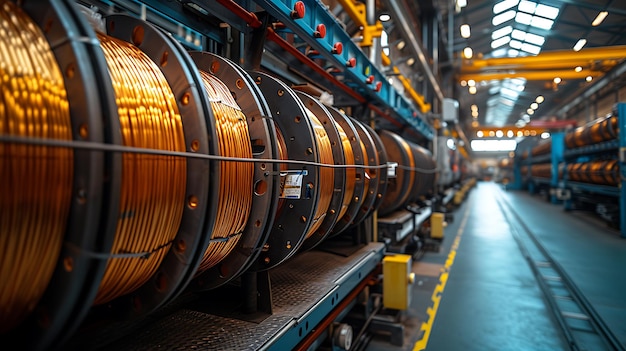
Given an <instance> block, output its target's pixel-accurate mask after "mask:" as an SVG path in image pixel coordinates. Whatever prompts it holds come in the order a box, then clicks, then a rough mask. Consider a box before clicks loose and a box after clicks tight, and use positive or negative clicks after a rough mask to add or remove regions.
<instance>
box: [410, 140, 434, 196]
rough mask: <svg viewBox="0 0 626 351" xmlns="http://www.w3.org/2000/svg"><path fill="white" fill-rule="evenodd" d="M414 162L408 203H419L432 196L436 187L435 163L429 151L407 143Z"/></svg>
mask: <svg viewBox="0 0 626 351" xmlns="http://www.w3.org/2000/svg"><path fill="white" fill-rule="evenodd" d="M409 145H410V146H411V153H412V154H413V158H414V160H415V168H414V169H411V170H409V171H412V172H414V173H415V177H414V180H413V185H412V186H411V188H410V189H411V195H410V197H409V199H408V201H409V203H415V202H419V201H421V200H424V199H425V198H426V197H429V196H430V195H432V193H433V191H434V189H435V185H436V176H437V173H436V167H437V165H436V163H435V160H434V159H433V156H432V153H431V152H430V150H428V149H426V148H424V147H422V146H419V145H417V144H414V143H411V142H409Z"/></svg>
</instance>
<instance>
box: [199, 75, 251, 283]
mask: <svg viewBox="0 0 626 351" xmlns="http://www.w3.org/2000/svg"><path fill="white" fill-rule="evenodd" d="M200 74H201V76H202V79H203V81H204V85H205V89H206V91H207V93H208V96H209V99H211V107H212V108H213V112H214V114H215V119H216V129H217V138H218V143H219V147H220V155H222V156H225V157H237V158H252V146H251V141H250V136H249V133H248V123H247V122H246V116H244V114H243V112H242V111H241V110H240V109H239V106H238V105H237V102H236V101H235V99H234V98H233V97H232V95H231V93H230V91H229V90H228V87H226V85H225V84H224V83H222V82H221V81H220V80H219V79H218V78H216V77H215V76H213V75H211V74H208V73H206V72H204V71H200ZM253 177H254V165H253V164H252V163H243V162H226V161H224V162H221V164H220V189H219V207H218V210H217V217H216V224H215V228H214V230H213V233H212V236H211V238H212V239H228V240H226V241H215V242H212V243H210V244H209V246H208V247H207V249H206V251H205V254H204V257H203V260H202V262H201V264H200V267H199V270H198V271H199V272H202V271H204V270H206V269H208V268H210V267H213V266H214V265H216V264H217V263H219V262H220V261H221V260H222V259H224V258H225V257H226V256H227V255H228V254H229V253H230V252H231V251H232V250H233V248H235V246H236V245H237V242H238V241H239V238H240V237H241V233H242V232H243V230H244V227H245V225H246V223H247V222H248V218H249V216H250V208H251V205H252V192H253V189H252V188H253Z"/></svg>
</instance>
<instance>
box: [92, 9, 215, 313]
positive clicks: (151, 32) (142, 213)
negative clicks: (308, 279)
mask: <svg viewBox="0 0 626 351" xmlns="http://www.w3.org/2000/svg"><path fill="white" fill-rule="evenodd" d="M106 29H107V33H106V34H104V33H99V34H98V38H99V41H100V46H101V47H102V50H103V51H104V55H105V58H106V62H107V67H108V70H109V73H110V75H111V80H112V81H113V87H114V89H115V93H116V101H117V107H118V114H119V123H120V130H118V131H113V132H117V133H121V137H122V145H124V146H130V147H140V148H147V149H157V150H163V151H164V152H168V151H174V152H190V153H204V154H206V153H212V154H216V153H217V152H218V151H217V150H218V148H217V137H216V135H215V129H214V128H207V123H206V122H205V121H206V120H209V121H210V122H211V123H209V125H211V126H212V125H214V119H213V114H212V110H211V109H210V106H209V105H208V103H207V99H205V98H204V97H203V95H202V94H201V92H202V90H201V88H202V78H201V76H200V75H199V73H198V72H197V71H196V70H194V69H193V67H191V66H190V62H191V59H190V58H189V57H188V56H186V55H187V53H186V51H185V50H184V49H183V48H182V46H180V45H179V44H177V43H176V41H174V40H173V39H172V38H171V37H169V36H168V35H166V34H164V33H163V32H162V31H160V30H159V29H157V28H155V27H153V26H151V25H149V24H148V23H146V22H143V21H140V20H138V19H135V18H133V17H130V16H123V15H115V16H109V17H107V18H106ZM122 157H123V165H122V168H121V200H120V207H119V209H118V210H117V211H116V217H117V227H116V230H115V239H114V243H113V247H112V249H111V253H110V257H109V259H108V262H107V268H106V271H105V273H104V276H103V278H102V280H101V281H100V284H99V289H98V293H97V295H96V297H95V300H94V305H96V306H98V308H97V309H96V310H94V315H99V314H103V313H106V314H111V315H113V316H119V317H124V318H131V317H136V316H139V315H144V314H146V313H149V312H151V311H153V310H154V309H156V308H158V307H160V306H161V305H163V304H164V303H165V302H166V301H168V300H170V299H172V298H173V297H174V296H175V295H176V294H178V293H179V292H180V286H181V285H184V284H186V283H187V282H188V280H189V279H191V277H192V275H193V269H194V268H195V267H196V266H197V264H198V260H199V259H200V258H201V257H202V250H201V248H202V247H203V245H204V243H205V242H206V240H207V239H206V238H205V236H204V235H203V233H204V232H206V231H207V228H212V227H213V225H214V220H215V216H213V215H212V214H213V213H214V210H215V209H216V208H217V196H216V193H217V191H210V190H209V189H210V184H211V186H214V185H215V183H214V182H215V180H214V178H215V173H216V172H215V170H213V171H212V172H209V164H208V162H206V161H204V160H200V159H195V158H189V159H188V158H186V157H181V156H173V155H172V156H169V155H149V154H144V153H124V154H123V155H122ZM210 181H212V182H213V183H210Z"/></svg>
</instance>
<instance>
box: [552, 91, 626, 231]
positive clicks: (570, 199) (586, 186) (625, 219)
mask: <svg viewBox="0 0 626 351" xmlns="http://www.w3.org/2000/svg"><path fill="white" fill-rule="evenodd" d="M615 112H616V114H617V119H618V126H619V132H618V136H617V138H616V139H614V140H609V141H604V142H600V143H595V144H591V145H586V146H581V147H576V148H569V149H566V150H565V151H564V153H563V163H564V164H563V169H566V168H567V164H569V163H573V162H576V161H580V160H584V161H587V162H588V161H591V160H594V159H596V158H598V157H603V156H604V157H606V156H607V155H611V156H614V157H615V158H617V159H618V165H619V177H620V180H619V182H618V185H617V186H609V185H603V184H590V183H583V182H575V181H571V180H569V179H568V176H567V172H563V178H562V179H561V180H560V181H559V191H560V192H561V193H562V194H563V196H562V197H563V199H564V208H565V209H566V210H571V209H573V208H574V201H575V200H576V198H577V197H578V196H581V195H582V194H592V195H597V196H605V197H608V198H613V199H615V200H616V202H615V203H616V205H617V206H618V207H619V215H618V220H619V230H620V234H621V236H622V237H626V189H624V187H623V186H622V185H621V181H622V180H623V179H624V174H625V172H626V167H625V164H624V163H625V162H626V159H625V156H626V154H625V153H624V152H625V151H626V133H624V132H623V131H624V130H626V126H625V123H626V103H618V104H617V105H616V107H615Z"/></svg>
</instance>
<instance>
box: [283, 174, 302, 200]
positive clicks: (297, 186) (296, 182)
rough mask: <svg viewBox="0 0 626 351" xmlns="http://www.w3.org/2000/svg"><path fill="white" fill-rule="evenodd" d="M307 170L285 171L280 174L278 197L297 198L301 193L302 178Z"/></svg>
mask: <svg viewBox="0 0 626 351" xmlns="http://www.w3.org/2000/svg"><path fill="white" fill-rule="evenodd" d="M306 174H307V171H287V172H281V174H280V197H281V198H282V199H299V198H300V196H301V194H302V178H303V177H304V176H305V175H306Z"/></svg>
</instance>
